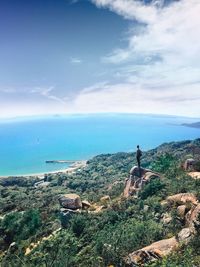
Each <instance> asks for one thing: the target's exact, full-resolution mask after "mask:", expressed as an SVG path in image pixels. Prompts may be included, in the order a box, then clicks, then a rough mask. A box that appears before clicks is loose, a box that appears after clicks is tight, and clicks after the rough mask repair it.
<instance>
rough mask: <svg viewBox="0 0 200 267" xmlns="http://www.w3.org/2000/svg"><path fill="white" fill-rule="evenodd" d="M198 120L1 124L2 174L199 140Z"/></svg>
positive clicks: (118, 118)
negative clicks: (194, 125) (194, 124)
mask: <svg viewBox="0 0 200 267" xmlns="http://www.w3.org/2000/svg"><path fill="white" fill-rule="evenodd" d="M194 121H198V120H197V119H196V120H194V119H188V118H178V117H167V116H147V115H146V116H145V115H114V114H113V115H90V116H89V115H88V116H81V115H80V116H78V115H77V116H73V115H72V116H52V117H41V118H37V117H35V118H34V117H31V118H26V119H15V120H7V121H6V120H2V121H1V122H0V176H3V175H19V174H32V173H40V172H48V171H54V170H59V169H62V168H66V164H46V163H45V161H46V160H53V159H56V160H60V159H67V160H79V159H80V160H81V159H89V158H91V157H93V156H95V155H97V154H101V153H114V152H119V151H134V150H135V147H136V145H137V144H140V145H141V148H142V149H143V150H147V149H150V148H154V147H156V146H158V145H160V144H161V143H163V142H169V141H178V140H185V139H195V138H199V137H200V129H194V128H188V127H184V126H180V124H181V123H184V122H194Z"/></svg>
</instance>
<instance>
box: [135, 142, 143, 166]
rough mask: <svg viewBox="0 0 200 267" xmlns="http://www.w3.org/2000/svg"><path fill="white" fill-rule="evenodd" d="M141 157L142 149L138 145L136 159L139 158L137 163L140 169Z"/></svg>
mask: <svg viewBox="0 0 200 267" xmlns="http://www.w3.org/2000/svg"><path fill="white" fill-rule="evenodd" d="M141 157H142V151H141V150H140V146H139V145H137V151H136V160H137V165H138V168H139V169H140V162H141Z"/></svg>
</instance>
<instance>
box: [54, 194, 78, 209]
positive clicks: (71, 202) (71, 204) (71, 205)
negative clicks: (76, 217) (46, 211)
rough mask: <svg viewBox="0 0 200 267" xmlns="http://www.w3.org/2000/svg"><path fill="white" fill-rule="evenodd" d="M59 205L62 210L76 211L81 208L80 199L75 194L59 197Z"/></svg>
mask: <svg viewBox="0 0 200 267" xmlns="http://www.w3.org/2000/svg"><path fill="white" fill-rule="evenodd" d="M59 202H60V205H61V206H62V207H63V208H66V209H71V210H76V209H81V208H82V202H81V198H80V197H79V195H77V194H66V195H63V196H61V197H59Z"/></svg>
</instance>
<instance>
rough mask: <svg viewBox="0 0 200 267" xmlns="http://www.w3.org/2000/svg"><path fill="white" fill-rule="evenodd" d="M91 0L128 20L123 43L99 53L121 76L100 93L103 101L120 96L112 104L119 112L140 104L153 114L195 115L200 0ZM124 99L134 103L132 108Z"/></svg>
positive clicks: (199, 65)
mask: <svg viewBox="0 0 200 267" xmlns="http://www.w3.org/2000/svg"><path fill="white" fill-rule="evenodd" d="M91 1H92V2H93V3H95V4H96V5H97V6H98V7H103V8H108V9H110V10H111V11H113V12H116V13H117V14H119V15H121V16H123V17H124V18H125V19H129V20H132V21H133V22H132V28H133V30H132V31H131V30H130V33H129V39H128V44H127V47H125V48H117V49H114V50H113V51H112V52H111V53H110V54H109V55H107V56H105V57H103V62H104V63H106V64H108V63H110V64H114V67H115V69H116V68H117V69H118V71H117V72H116V73H117V75H118V78H119V77H120V79H121V82H120V84H118V85H112V84H111V85H110V86H109V88H110V89H108V88H107V89H106V88H105V90H104V91H103V92H104V96H105V97H107V105H109V101H108V99H109V98H108V94H109V95H110V101H111V100H113V99H116V98H117V99H121V100H123V101H122V102H121V103H120V101H119V102H118V104H117V106H118V110H119V111H120V110H125V111H126V110H128V111H129V112H131V110H132V112H141V107H147V106H148V107H149V110H150V111H151V112H155V113H169V114H172V113H173V112H174V114H177V112H178V113H179V114H180V115H195V116H199V111H198V106H200V98H199V95H200V46H199V41H200V16H199V14H200V1H199V0H189V1H188V0H180V1H174V2H173V3H171V4H169V5H164V0H155V1H153V2H152V3H151V4H149V5H145V4H144V2H143V1H136V0H91ZM135 20H137V25H136V23H135ZM138 23H139V24H138ZM140 25H141V26H140ZM135 27H137V31H135V30H134V28H135ZM138 29H139V30H138ZM110 67H111V68H112V65H110ZM119 88H120V89H119ZM127 88H128V91H127ZM106 90H108V93H106ZM103 92H102V90H101V92H100V96H102V93H103ZM111 92H112V95H113V97H111ZM120 94H121V98H120ZM126 94H127V95H128V97H126ZM100 96H98V97H100ZM85 97H86V96H85V95H84V96H83V95H82V96H81V99H84V98H85ZM96 97H97V96H95V98H96ZM129 99H130V101H132V102H134V105H133V106H132V108H131V105H130V103H129ZM79 100H80V98H79ZM158 100H159V101H160V102H159V101H158ZM102 101H103V99H102ZM126 101H127V102H126ZM123 103H124V105H123ZM125 103H126V104H125ZM112 104H113V101H111V102H110V106H109V109H111V108H112ZM124 106H126V107H127V108H125V107H124ZM94 108H95V105H94ZM105 108H106V107H104V109H105ZM114 109H115V110H116V111H117V107H115V108H114ZM146 111H147V112H148V109H146V108H145V112H146Z"/></svg>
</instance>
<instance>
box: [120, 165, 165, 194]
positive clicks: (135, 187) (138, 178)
mask: <svg viewBox="0 0 200 267" xmlns="http://www.w3.org/2000/svg"><path fill="white" fill-rule="evenodd" d="M152 178H160V175H159V174H158V173H155V172H153V171H151V170H149V169H144V168H140V169H139V168H138V167H137V166H134V167H133V168H132V169H131V170H130V177H129V178H128V179H127V180H126V182H125V189H124V193H123V196H124V197H125V198H127V197H129V196H130V195H134V194H136V193H137V192H138V191H139V190H141V189H142V188H143V186H144V185H145V184H146V183H148V182H149V181H150V180H151V179H152Z"/></svg>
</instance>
